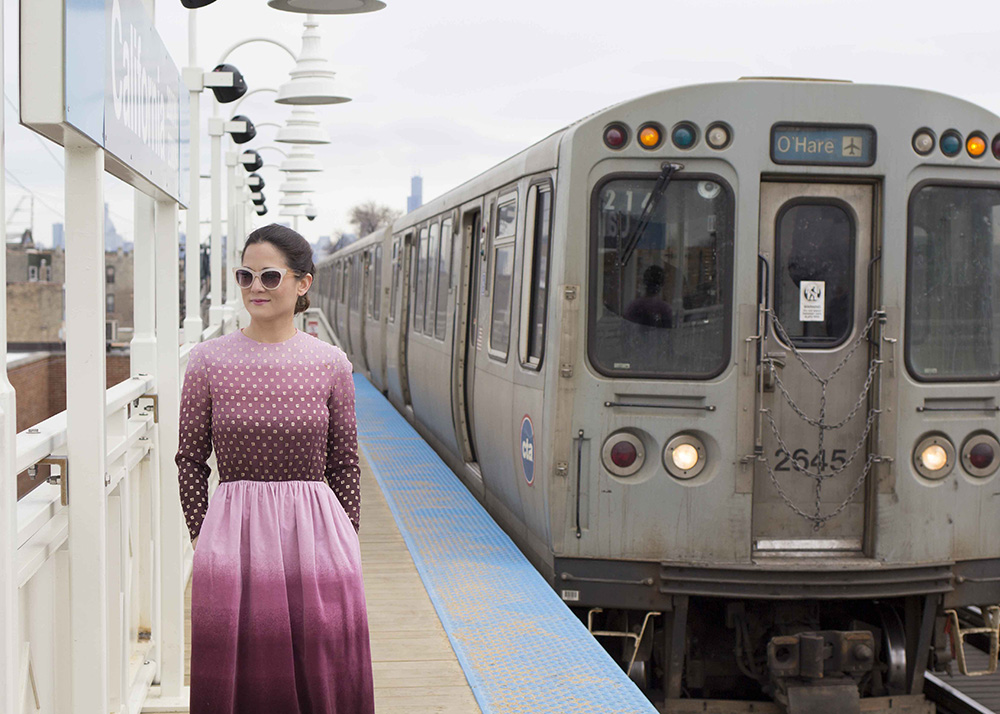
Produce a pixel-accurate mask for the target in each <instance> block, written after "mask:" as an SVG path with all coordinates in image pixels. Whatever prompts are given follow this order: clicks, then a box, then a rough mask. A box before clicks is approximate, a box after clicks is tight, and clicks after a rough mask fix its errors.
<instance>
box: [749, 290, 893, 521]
mask: <svg viewBox="0 0 1000 714" xmlns="http://www.w3.org/2000/svg"><path fill="white" fill-rule="evenodd" d="M766 313H767V315H768V316H769V318H770V320H771V323H772V324H773V325H774V330H775V333H776V334H777V335H778V337H779V339H781V341H782V342H784V343H785V344H787V345H788V346H789V347H790V349H791V351H792V354H793V355H794V356H795V358H796V360H798V362H799V363H800V364H801V365H802V367H803V369H805V371H806V372H807V373H808V374H809V375H811V376H812V378H813V379H815V380H816V381H817V382H819V384H820V407H819V418H818V419H814V418H812V417H810V416H809V415H808V414H806V413H805V410H803V409H802V407H800V406H799V405H798V404H797V403H796V402H795V400H794V399H793V398H792V395H791V394H790V393H789V392H788V389H787V388H786V387H785V385H784V383H783V382H782V381H781V377H779V376H778V370H777V369H776V368H775V360H774V358H773V357H765V358H764V359H763V360H762V363H767V364H768V365H769V366H770V368H771V373H772V375H773V377H774V382H775V385H776V386H777V387H778V391H780V392H781V394H782V396H783V397H784V399H785V401H786V402H787V403H788V406H789V407H791V409H792V411H793V412H794V413H795V414H796V415H797V416H798V417H799V418H800V419H802V420H803V421H805V422H806V423H807V424H809V425H810V426H814V427H816V428H817V429H818V430H819V437H818V448H817V458H819V459H820V465H819V470H818V471H810V470H809V468H808V464H807V465H806V466H805V467H803V466H802V465H800V464H799V462H798V461H797V460H796V459H795V458H794V457H793V455H792V452H791V450H790V449H789V448H788V445H787V444H786V443H785V441H784V439H782V437H781V433H780V432H779V431H778V425H777V424H776V423H775V421H774V415H773V414H772V411H771V410H770V409H767V408H764V407H763V406H762V407H761V412H762V413H763V414H764V415H765V417H766V418H767V421H768V423H769V424H770V426H771V431H772V432H773V433H774V438H775V440H776V441H777V443H778V447H779V453H780V454H783V455H784V456H785V459H786V461H788V462H789V463H790V464H791V466H792V469H793V470H794V471H797V472H798V473H800V474H802V475H804V476H806V477H808V478H811V479H812V480H813V481H814V483H815V502H814V504H813V505H814V508H815V511H814V513H806V512H805V511H804V510H802V509H801V508H800V507H799V506H798V505H796V504H795V502H793V501H792V499H791V498H790V497H789V496H788V494H787V493H786V492H785V491H784V489H783V488H782V487H781V484H780V482H779V481H778V477H777V475H776V474H775V473H774V470H773V469H772V467H771V464H770V462H769V461H768V459H767V456H766V455H765V454H761V455H760V456H758V460H759V461H762V462H763V463H764V465H765V467H766V468H767V472H768V475H769V476H770V479H771V483H772V484H774V488H775V490H776V491H777V492H778V495H779V496H780V497H781V499H782V500H783V501H784V502H785V504H786V505H787V506H788V507H789V508H790V509H791V510H792V511H793V512H795V513H796V514H798V515H799V516H801V517H802V518H805V519H806V520H808V521H810V522H812V524H813V530H814V531H818V530H819V529H820V528H821V527H822V526H823V524H825V523H826V522H827V521H829V520H831V519H833V518H836V517H837V516H838V515H840V514H841V513H842V512H843V511H844V509H845V508H847V506H848V504H849V503H850V502H851V501H852V500H853V499H854V497H855V496H856V495H857V493H858V491H859V490H860V489H861V485H862V484H863V483H864V482H865V479H866V478H867V477H868V474H869V473H870V471H871V467H872V464H874V463H875V462H877V461H879V460H880V458H879V457H878V456H876V455H875V454H869V456H868V459H867V460H866V461H865V465H864V468H863V469H862V470H861V475H860V476H859V477H858V479H857V481H856V482H855V484H854V487H853V488H852V489H851V492H850V493H849V494H848V496H847V498H846V499H844V501H843V502H841V504H840V505H839V506H837V507H836V508H835V509H834V510H833V511H831V512H829V513H826V514H823V513H822V497H823V482H824V481H825V480H826V479H829V478H834V477H835V476H838V475H839V474H841V473H842V472H844V471H845V470H846V469H847V468H848V467H849V466H850V465H851V464H852V463H853V462H854V459H855V458H856V457H857V455H858V454H859V453H860V451H861V447H862V446H864V444H865V442H866V441H867V439H868V436H869V434H870V433H871V430H872V426H873V425H874V423H875V419H876V418H877V417H878V415H879V414H880V413H881V410H879V409H875V408H872V409H870V410H869V412H868V417H867V419H866V420H865V427H864V429H863V430H862V433H861V438H860V439H859V440H858V443H857V444H855V446H854V449H853V450H852V451H851V454H850V456H849V457H848V458H847V459H846V460H845V461H844V463H843V464H841V466H840V467H839V468H837V467H831V468H830V470H829V473H824V470H825V468H826V465H825V463H823V453H824V451H823V442H824V434H825V432H826V431H829V430H834V429H841V428H843V427H844V426H846V425H847V424H848V422H850V421H851V420H852V419H853V418H854V417H855V416H856V415H857V413H858V412H859V411H860V410H861V407H862V405H863V404H864V403H865V400H866V399H867V397H868V395H869V393H870V392H871V387H872V384H873V383H874V381H875V374H876V373H877V372H878V369H879V367H880V366H881V364H882V362H881V360H879V359H877V358H875V357H873V358H872V360H871V363H870V364H869V366H868V374H867V376H866V378H865V383H864V386H863V387H862V389H861V394H860V395H859V397H858V400H857V402H855V404H854V406H853V407H852V408H851V410H850V411H849V412H848V414H847V416H846V417H844V418H843V419H842V420H841V421H839V422H837V423H836V424H828V423H826V403H827V398H826V390H827V387H828V386H829V384H830V382H831V381H832V380H833V379H834V377H836V376H837V374H839V373H840V372H841V370H843V369H844V367H845V366H846V365H847V363H848V362H849V361H850V360H851V357H853V356H854V353H855V352H856V351H857V350H858V347H860V346H861V344H862V343H863V342H864V341H865V340H866V339H867V338H868V337H869V335H870V334H871V332H872V329H873V327H874V325H875V322H876V321H877V320H879V319H880V318H884V316H885V313H883V312H882V311H880V310H875V311H873V312H872V314H871V316H870V317H869V318H868V322H867V324H866V325H865V328H864V329H863V330H862V331H861V333H860V334H859V335H858V337H857V339H855V341H854V343H853V344H852V345H851V346H850V348H848V350H847V352H846V354H845V355H844V358H843V359H842V360H841V361H840V362H839V363H838V364H837V365H836V366H835V367H834V368H833V370H832V371H831V372H830V373H829V374H828V375H827V376H826V377H821V376H820V375H819V373H818V372H816V370H815V369H814V368H813V366H812V365H811V364H809V362H808V360H807V359H806V358H805V356H804V355H803V354H802V353H801V352H800V351H799V350H798V349H797V348H796V347H795V343H794V342H793V341H792V340H791V339H790V338H789V336H788V332H787V331H786V330H785V327H784V325H782V324H781V321H780V320H778V316H777V314H776V313H775V312H774V310H771V309H767V310H766Z"/></svg>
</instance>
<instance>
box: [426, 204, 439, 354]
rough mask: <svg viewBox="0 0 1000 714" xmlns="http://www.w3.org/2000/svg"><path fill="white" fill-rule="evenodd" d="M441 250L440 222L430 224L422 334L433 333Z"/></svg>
mask: <svg viewBox="0 0 1000 714" xmlns="http://www.w3.org/2000/svg"><path fill="white" fill-rule="evenodd" d="M440 252H441V224H440V223H438V222H437V221H434V223H432V224H431V241H430V249H429V250H428V252H427V310H426V311H425V312H424V334H425V335H432V334H434V315H435V314H436V313H437V274H438V254H439V253H440Z"/></svg>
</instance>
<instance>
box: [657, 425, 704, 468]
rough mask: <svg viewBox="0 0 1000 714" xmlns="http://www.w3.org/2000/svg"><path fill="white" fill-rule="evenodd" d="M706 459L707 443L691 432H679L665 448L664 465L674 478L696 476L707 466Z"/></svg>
mask: <svg viewBox="0 0 1000 714" xmlns="http://www.w3.org/2000/svg"><path fill="white" fill-rule="evenodd" d="M705 461H706V452H705V445H704V444H703V443H701V439H699V438H698V437H696V436H692V435H691V434H678V435H677V436H675V437H674V438H672V439H671V440H670V441H668V442H667V445H666V446H665V447H664V449H663V465H664V467H665V468H666V469H667V471H668V472H669V473H670V475H671V476H673V477H674V478H679V479H689V478H694V477H695V476H697V475H698V474H700V473H701V472H702V470H703V469H704V468H705Z"/></svg>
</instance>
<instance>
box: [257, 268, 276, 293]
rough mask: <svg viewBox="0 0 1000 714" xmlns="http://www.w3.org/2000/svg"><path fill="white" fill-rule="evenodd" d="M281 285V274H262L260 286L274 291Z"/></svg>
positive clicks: (274, 271)
mask: <svg viewBox="0 0 1000 714" xmlns="http://www.w3.org/2000/svg"><path fill="white" fill-rule="evenodd" d="M280 283H281V273H279V272H278V271H277V270H265V271H264V272H263V273H261V276H260V284H261V285H263V286H264V287H265V288H267V289H268V290H274V289H275V288H276V287H278V285H279V284H280Z"/></svg>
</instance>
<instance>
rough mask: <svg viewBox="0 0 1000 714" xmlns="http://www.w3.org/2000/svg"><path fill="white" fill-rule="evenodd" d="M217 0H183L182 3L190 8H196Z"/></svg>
mask: <svg viewBox="0 0 1000 714" xmlns="http://www.w3.org/2000/svg"><path fill="white" fill-rule="evenodd" d="M213 2H215V0H181V5H183V6H184V7H186V8H188V9H189V10H194V9H196V8H199V7H205V6H206V5H211V4H212V3H213Z"/></svg>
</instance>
